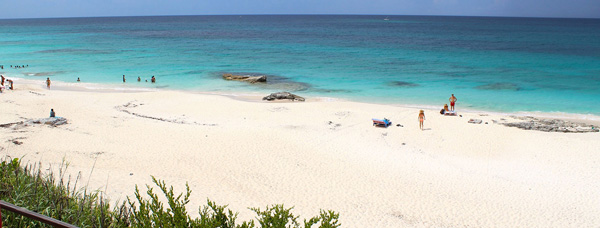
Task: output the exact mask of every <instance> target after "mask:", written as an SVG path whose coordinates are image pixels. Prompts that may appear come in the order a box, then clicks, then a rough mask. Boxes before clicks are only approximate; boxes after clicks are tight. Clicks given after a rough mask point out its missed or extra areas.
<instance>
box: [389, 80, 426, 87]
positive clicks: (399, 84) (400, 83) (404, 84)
mask: <svg viewBox="0 0 600 228" xmlns="http://www.w3.org/2000/svg"><path fill="white" fill-rule="evenodd" d="M390 85H391V86H396V87H407V88H408V87H417V86H419V84H415V83H411V82H404V81H393V82H390Z"/></svg>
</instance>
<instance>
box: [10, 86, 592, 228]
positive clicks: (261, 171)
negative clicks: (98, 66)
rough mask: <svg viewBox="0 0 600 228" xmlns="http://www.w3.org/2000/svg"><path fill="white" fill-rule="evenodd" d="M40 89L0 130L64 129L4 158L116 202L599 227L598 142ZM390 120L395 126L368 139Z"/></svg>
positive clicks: (310, 108)
mask: <svg viewBox="0 0 600 228" xmlns="http://www.w3.org/2000/svg"><path fill="white" fill-rule="evenodd" d="M34 82H35V83H32V81H25V80H18V81H16V84H15V88H16V90H14V91H4V93H2V94H0V124H6V123H13V122H18V121H23V120H25V119H29V118H45V117H48V115H49V112H50V109H51V108H53V109H54V110H55V111H56V115H57V116H61V117H65V118H67V119H68V124H66V125H61V126H58V127H50V126H45V125H33V126H27V127H22V128H13V127H6V128H1V127H0V155H2V157H4V156H6V155H8V156H10V157H13V158H21V157H22V158H23V160H24V161H29V162H32V163H37V162H41V163H42V165H43V166H45V167H46V168H47V167H49V166H50V165H51V166H53V168H55V167H57V166H59V165H60V163H61V161H62V160H63V159H64V160H66V161H67V162H68V163H69V169H68V172H69V174H71V175H72V176H77V174H78V173H79V172H81V175H82V181H81V183H88V182H89V186H88V188H89V189H99V190H102V191H105V192H106V193H107V194H108V197H110V199H111V200H113V201H117V200H120V201H122V200H124V199H125V198H126V196H132V195H133V192H134V188H135V185H138V186H140V188H141V189H142V190H145V187H144V185H146V184H151V177H150V176H151V175H153V176H155V177H156V178H158V179H162V180H165V181H166V182H167V184H169V185H173V186H174V187H175V189H176V190H178V191H180V192H181V191H183V190H184V187H185V183H186V182H187V183H189V185H190V189H191V190H192V196H191V200H192V201H191V203H190V205H189V207H188V210H189V211H191V212H192V213H191V214H192V215H197V211H198V206H201V205H206V199H207V198H209V199H210V200H213V201H216V203H217V204H221V205H225V204H227V205H229V208H230V209H232V210H234V211H237V212H239V213H240V215H239V219H240V221H241V220H248V219H251V218H254V216H255V214H254V212H252V211H251V210H249V209H248V208H249V207H261V208H265V206H267V205H272V204H281V203H283V204H284V205H285V206H286V207H291V206H293V207H294V210H293V212H294V213H295V214H296V215H301V219H303V218H306V217H308V216H314V215H317V214H318V213H319V209H329V210H334V211H336V212H339V213H340V222H341V223H342V227H600V216H598V214H600V191H599V189H600V179H599V178H598V177H600V133H556V132H541V131H527V130H521V129H518V128H513V127H507V126H503V125H500V124H495V123H494V122H493V120H497V121H498V120H500V119H505V120H507V121H517V120H516V119H514V118H511V117H510V116H508V115H502V114H494V113H486V112H461V107H460V102H458V103H457V111H459V114H461V115H463V117H458V116H456V117H452V116H442V115H440V114H439V110H425V114H426V121H425V130H424V131H421V130H420V129H419V126H418V120H417V116H418V109H416V108H407V107H401V106H397V105H378V104H366V103H357V102H349V101H342V100H335V99H332V100H326V101H325V100H323V99H317V98H310V97H308V98H307V101H306V102H272V103H269V102H266V101H261V100H260V97H255V98H254V99H255V100H256V101H243V100H240V99H233V98H231V97H227V96H220V95H209V94H199V93H189V92H181V91H166V90H160V91H147V92H118V91H112V92H110V91H108V92H107V91H90V90H85V89H76V88H71V87H70V86H68V85H66V84H61V83H60V82H56V83H53V88H52V89H50V90H49V89H46V88H45V85H44V84H43V82H42V81H34ZM77 90H79V91H77ZM299 95H302V94H299ZM249 99H252V98H249ZM440 99H443V100H446V99H447V98H440ZM461 99H466V98H461ZM440 108H441V107H440ZM383 117H386V118H389V119H390V120H391V121H392V122H393V125H392V126H390V127H389V128H378V127H373V126H372V122H371V118H383ZM471 118H476V119H481V120H482V121H483V122H484V123H482V124H469V123H467V121H468V120H469V119H471ZM580 121H587V122H590V120H589V119H581V120H580ZM485 122H487V123H488V124H485ZM591 122H594V121H593V120H592V121H591ZM396 124H401V125H403V127H399V126H396ZM15 141H17V142H19V143H22V144H20V145H17V143H14V142H15ZM90 173H91V174H90Z"/></svg>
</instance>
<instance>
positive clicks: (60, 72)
mask: <svg viewBox="0 0 600 228" xmlns="http://www.w3.org/2000/svg"><path fill="white" fill-rule="evenodd" d="M64 73H66V72H65V71H50V72H37V73H23V75H25V76H36V77H47V76H53V75H57V74H64Z"/></svg>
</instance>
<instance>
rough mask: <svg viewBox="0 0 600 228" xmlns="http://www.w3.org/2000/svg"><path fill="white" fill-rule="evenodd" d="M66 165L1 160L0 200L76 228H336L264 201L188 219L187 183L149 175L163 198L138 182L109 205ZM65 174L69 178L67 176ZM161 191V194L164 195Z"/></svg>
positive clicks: (210, 209) (9, 222) (15, 223)
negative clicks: (241, 212) (248, 215)
mask: <svg viewBox="0 0 600 228" xmlns="http://www.w3.org/2000/svg"><path fill="white" fill-rule="evenodd" d="M66 167H67V165H66V164H65V163H64V162H63V164H62V165H61V166H60V167H59V169H58V175H55V173H54V172H53V171H49V172H48V173H47V174H44V173H42V172H41V165H39V164H38V165H37V166H36V165H31V164H28V165H24V166H22V164H21V161H20V160H19V159H8V158H4V159H2V160H0V199H1V200H4V201H6V202H9V203H12V204H14V205H16V206H20V207H24V208H27V209H28V210H31V211H35V212H37V213H40V214H43V215H46V216H49V217H52V218H55V219H58V220H61V221H63V222H67V223H70V224H73V225H76V226H79V227H211V228H212V227H221V228H252V227H282V228H283V227H285V228H288V227H290V228H291V227H294V228H295V227H305V228H309V227H322V228H330V227H339V226H340V224H339V222H338V219H339V214H338V213H335V212H333V211H324V210H321V212H320V214H319V215H317V216H315V217H312V218H310V219H308V220H306V219H305V220H303V221H302V224H301V223H300V221H298V220H299V216H296V215H294V214H293V213H292V208H285V207H284V206H283V205H273V206H268V207H267V208H266V209H265V210H261V209H260V208H250V210H252V211H254V212H255V213H256V218H255V219H254V220H250V221H242V222H238V221H237V215H238V214H237V213H234V212H232V211H231V210H229V209H227V206H226V205H225V206H220V205H217V204H216V203H215V202H212V201H210V200H207V201H208V202H207V205H205V206H202V207H201V208H199V209H200V210H199V211H200V212H199V216H198V217H196V218H192V217H191V216H190V215H189V214H188V212H187V210H186V207H185V206H186V204H188V203H189V197H190V195H191V190H190V189H189V186H188V185H187V184H186V192H185V194H184V193H181V194H176V193H175V192H173V187H167V184H166V183H165V181H161V180H157V179H155V178H154V177H152V182H153V183H154V184H155V185H156V186H157V187H158V189H159V190H160V191H159V193H160V195H162V196H164V198H165V199H166V200H165V201H161V200H159V194H157V193H156V192H155V190H154V188H152V187H150V186H148V185H147V186H146V187H147V191H146V192H145V193H146V194H142V193H140V190H139V189H138V187H137V186H136V188H135V198H134V199H131V198H129V197H128V198H127V201H126V202H122V203H121V204H118V205H116V206H114V207H111V206H110V204H109V202H108V200H107V199H106V198H104V197H103V194H102V192H100V191H91V192H89V191H88V190H87V189H86V188H78V187H77V185H78V183H77V181H78V180H79V179H80V176H77V177H76V178H75V181H74V182H73V183H71V181H70V180H71V178H70V176H69V177H67V178H65V176H64V175H65V170H66ZM65 179H66V180H67V181H65ZM162 196H160V197H162ZM2 224H3V225H4V226H6V227H50V226H48V225H45V224H42V223H40V222H37V221H35V220H31V219H29V218H26V217H23V216H20V215H18V214H15V213H12V212H9V211H6V210H3V211H2Z"/></svg>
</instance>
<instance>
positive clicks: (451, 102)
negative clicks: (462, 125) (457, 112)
mask: <svg viewBox="0 0 600 228" xmlns="http://www.w3.org/2000/svg"><path fill="white" fill-rule="evenodd" d="M448 100H450V111H454V104H455V103H456V101H457V100H458V99H456V97H455V96H454V94H452V96H451V97H450V99H448Z"/></svg>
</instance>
